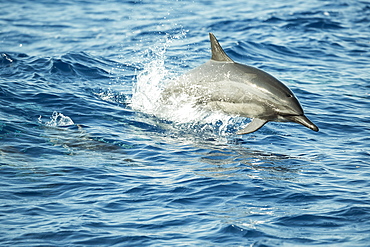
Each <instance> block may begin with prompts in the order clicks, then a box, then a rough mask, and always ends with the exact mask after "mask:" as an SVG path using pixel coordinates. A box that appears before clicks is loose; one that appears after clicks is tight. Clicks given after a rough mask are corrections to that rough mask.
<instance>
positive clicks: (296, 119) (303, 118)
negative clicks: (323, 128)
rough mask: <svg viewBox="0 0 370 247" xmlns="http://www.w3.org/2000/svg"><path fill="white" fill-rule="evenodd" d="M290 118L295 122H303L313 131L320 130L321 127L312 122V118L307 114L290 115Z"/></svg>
mask: <svg viewBox="0 0 370 247" xmlns="http://www.w3.org/2000/svg"><path fill="white" fill-rule="evenodd" d="M289 120H290V121H292V122H295V123H299V124H302V125H303V126H306V127H307V128H309V129H312V130H313V131H316V132H317V131H319V128H318V127H317V126H316V125H315V124H314V123H312V122H311V120H309V119H308V118H307V117H306V116H305V115H300V116H290V117H289Z"/></svg>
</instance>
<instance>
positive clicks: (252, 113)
mask: <svg viewBox="0 0 370 247" xmlns="http://www.w3.org/2000/svg"><path fill="white" fill-rule="evenodd" d="M205 107H206V108H207V109H209V110H212V111H222V112H224V113H226V114H230V115H237V116H241V117H248V118H255V117H258V118H260V119H270V116H272V115H273V113H272V112H270V111H269V109H268V108H266V107H264V105H261V104H256V103H252V102H250V103H231V102H225V101H210V102H208V103H207V104H206V105H205Z"/></svg>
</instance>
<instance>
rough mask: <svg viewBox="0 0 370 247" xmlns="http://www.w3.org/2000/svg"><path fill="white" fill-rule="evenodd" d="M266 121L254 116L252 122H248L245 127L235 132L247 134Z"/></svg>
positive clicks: (257, 128)
mask: <svg viewBox="0 0 370 247" xmlns="http://www.w3.org/2000/svg"><path fill="white" fill-rule="evenodd" d="M267 122H268V121H267V120H262V119H259V118H254V119H253V120H252V122H250V123H249V124H248V125H247V127H245V128H244V129H242V130H239V131H238V132H236V134H238V135H244V134H249V133H252V132H255V131H256V130H259V129H260V128H261V127H262V126H263V125H265V124H266V123H267Z"/></svg>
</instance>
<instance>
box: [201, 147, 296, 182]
mask: <svg viewBox="0 0 370 247" xmlns="http://www.w3.org/2000/svg"><path fill="white" fill-rule="evenodd" d="M199 155H202V158H201V159H200V161H201V162H204V163H206V164H209V165H211V166H207V167H205V168H203V171H200V173H199V175H203V176H212V177H233V176H246V177H249V178H253V179H274V180H294V179H295V178H296V177H297V175H298V174H299V172H300V171H301V167H302V159H301V158H296V157H291V156H287V155H282V154H274V153H265V152H262V151H257V150H251V149H246V148H242V147H238V146H227V145H225V146H224V147H217V148H214V149H213V150H207V151H204V152H202V153H200V154H199ZM298 159H299V162H298ZM198 172H199V171H198Z"/></svg>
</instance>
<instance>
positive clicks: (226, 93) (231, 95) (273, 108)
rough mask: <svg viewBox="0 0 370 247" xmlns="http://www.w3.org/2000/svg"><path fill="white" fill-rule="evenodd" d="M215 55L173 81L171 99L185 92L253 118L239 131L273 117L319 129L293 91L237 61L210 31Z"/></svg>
mask: <svg viewBox="0 0 370 247" xmlns="http://www.w3.org/2000/svg"><path fill="white" fill-rule="evenodd" d="M209 37H210V41H211V50H212V57H211V59H210V60H209V61H207V62H206V63H204V64H202V65H200V66H198V67H196V68H195V69H192V70H190V71H189V72H187V73H185V74H183V75H181V76H180V77H178V78H177V79H175V80H173V81H172V82H170V83H169V84H168V85H167V86H166V87H165V89H164V90H163V92H162V100H163V101H168V100H169V99H170V98H172V99H173V98H174V97H175V98H176V97H178V96H180V95H181V94H187V95H189V96H191V97H193V98H194V99H195V104H197V105H201V106H203V107H205V108H206V109H208V110H211V111H221V112H223V113H226V114H230V115H237V116H241V117H247V118H251V119H252V121H251V122H250V123H249V124H248V125H247V126H246V127H245V128H243V129H241V130H239V131H237V132H236V134H239V135H243V134H249V133H252V132H254V131H257V130H259V129H260V128H261V127H262V126H264V125H265V124H266V123H267V122H269V121H275V122H295V123H299V124H301V125H303V126H305V127H307V128H309V129H311V130H314V131H319V128H318V127H317V126H316V125H315V124H314V123H312V122H311V121H310V120H309V119H308V118H307V117H306V116H305V115H304V112H303V109H302V106H301V105H300V103H299V102H298V99H297V98H296V97H295V96H294V94H293V92H292V91H291V90H290V89H289V88H288V87H287V86H285V85H284V84H283V83H282V82H280V81H279V80H277V79H276V78H274V77H273V76H271V75H270V74H268V73H266V72H264V71H262V70H260V69H257V68H254V67H251V66H248V65H244V64H240V63H237V62H234V61H233V60H232V59H231V58H230V57H229V56H228V55H227V54H226V53H225V51H224V50H223V49H222V47H221V45H220V44H219V42H218V41H217V39H216V37H215V36H214V35H213V34H212V33H209Z"/></svg>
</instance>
